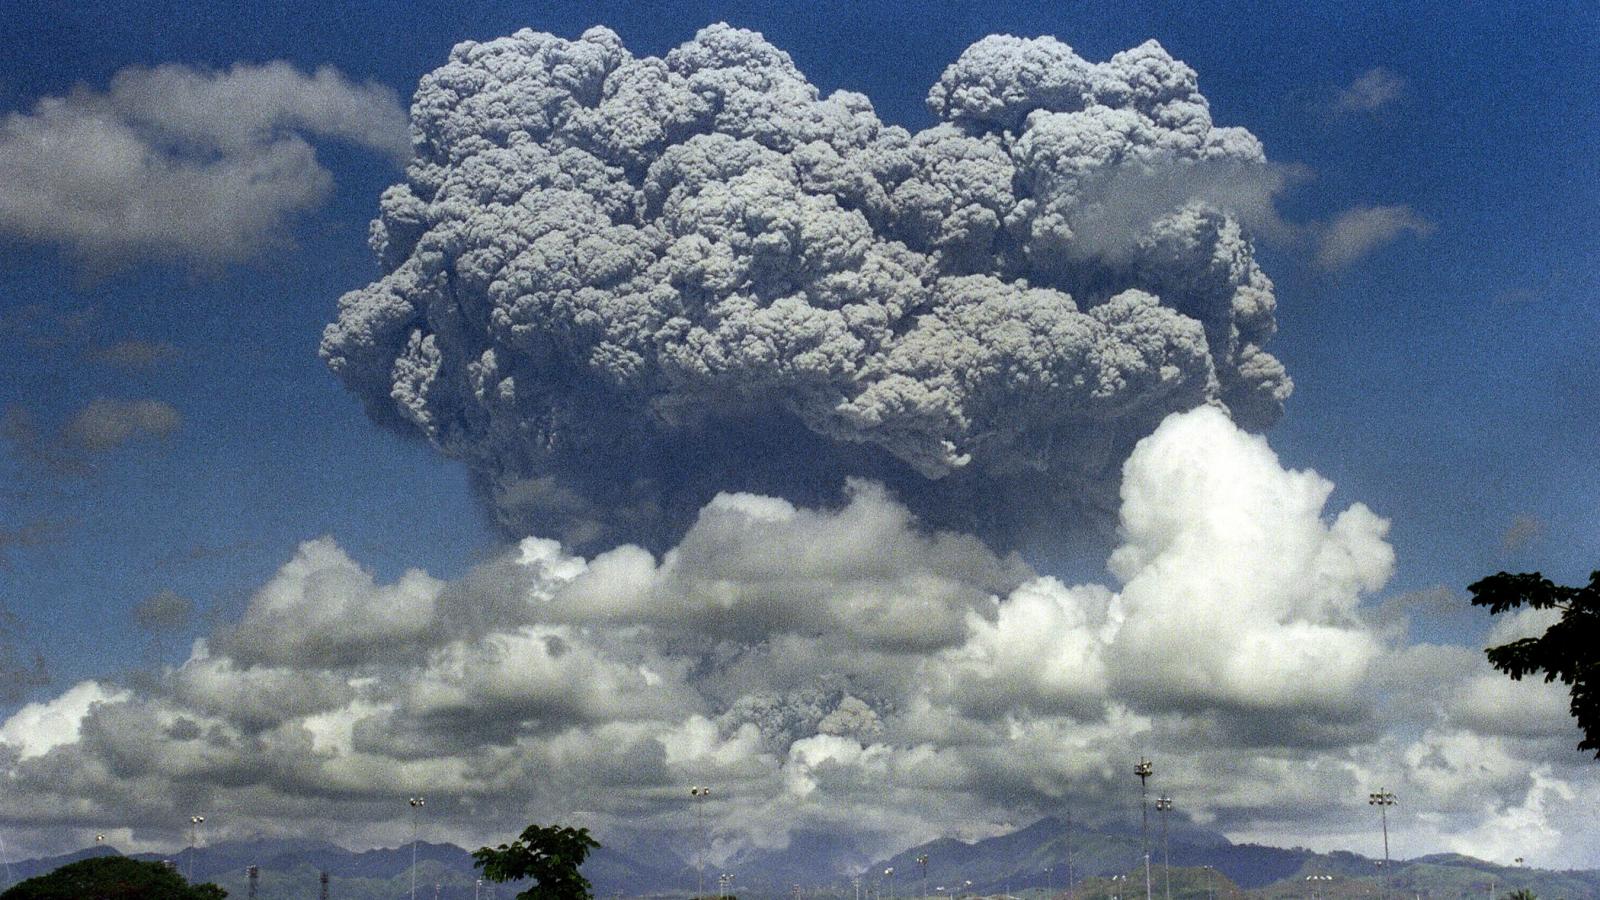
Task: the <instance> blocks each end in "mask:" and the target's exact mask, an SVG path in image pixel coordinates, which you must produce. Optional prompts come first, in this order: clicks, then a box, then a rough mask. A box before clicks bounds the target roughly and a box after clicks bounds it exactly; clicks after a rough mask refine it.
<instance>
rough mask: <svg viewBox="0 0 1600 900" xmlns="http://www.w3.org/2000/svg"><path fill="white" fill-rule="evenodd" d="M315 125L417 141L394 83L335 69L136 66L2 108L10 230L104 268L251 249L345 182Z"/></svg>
mask: <svg viewBox="0 0 1600 900" xmlns="http://www.w3.org/2000/svg"><path fill="white" fill-rule="evenodd" d="M308 137H329V138H336V139H342V140H345V141H348V142H351V143H355V144H358V145H361V146H365V147H368V148H371V149H373V150H376V151H378V152H380V153H383V154H385V155H386V156H389V157H390V158H392V159H396V160H399V159H403V158H404V157H405V156H406V155H408V154H409V152H410V144H409V137H408V132H407V127H406V119H405V114H404V112H403V111H402V110H401V108H400V105H399V102H398V100H397V99H396V97H395V95H394V92H393V91H391V90H389V89H387V88H384V87H381V86H378V85H374V84H357V83H354V82H352V81H350V80H349V79H348V78H346V77H345V76H344V75H342V74H340V73H339V72H337V71H335V70H333V69H329V68H323V69H319V70H318V71H316V72H315V73H312V74H306V73H303V72H301V71H299V70H298V69H296V68H295V67H293V66H291V65H289V64H287V63H283V62H273V63H267V64H264V65H247V64H238V65H235V66H233V67H232V68H231V69H228V70H226V71H220V72H213V71H205V70H199V69H193V68H189V67H186V66H180V65H165V66H159V67H156V68H153V69H147V68H138V67H134V68H128V69H124V70H122V71H121V72H118V73H117V74H116V76H115V77H113V78H112V80H111V84H110V86H109V87H108V88H107V89H106V90H105V91H104V92H100V91H95V90H92V89H89V88H79V89H78V90H76V91H74V92H72V93H71V94H68V95H66V96H63V97H47V98H44V99H42V100H40V101H38V103H37V104H36V105H35V106H34V107H33V109H32V110H31V111H29V112H26V113H21V112H18V113H12V114H10V115H8V116H6V117H5V118H4V119H3V120H0V232H7V233H10V234H12V235H15V236H17V237H21V238H23V239H26V240H32V241H39V242H46V243H55V244H60V245H62V246H64V247H66V248H67V249H68V250H69V251H70V252H71V253H73V254H74V255H75V256H77V257H78V258H79V259H81V260H82V261H83V262H85V263H86V264H87V265H89V266H90V267H93V268H96V269H105V268H114V267H117V266H121V265H125V264H127V263H130V262H135V261H139V260H142V259H145V258H149V257H156V258H162V259H172V260H178V261H181V262H186V263H191V264H194V265H197V266H200V267H215V266H218V265H222V264H226V263H230V262H236V261H240V260H245V259H250V258H252V257H254V256H256V255H257V254H259V253H260V252H262V251H263V250H264V249H266V248H270V247H271V246H272V245H274V244H275V243H279V242H281V241H282V240H283V238H284V228H285V227H286V224H287V222H288V221H289V219H290V217H291V216H292V215H294V214H295V213H298V212H302V211H304V210H308V209H311V208H313V207H315V206H317V205H318V204H320V203H321V202H322V200H323V198H324V197H325V196H326V194H327V193H328V191H329V189H330V187H331V185H332V175H331V174H330V173H329V172H328V171H327V169H325V168H323V167H322V166H321V165H320V164H319V163H318V162H317V159H316V154H315V152H314V151H313V150H312V147H311V145H310V144H309V143H308V142H307V138H308Z"/></svg>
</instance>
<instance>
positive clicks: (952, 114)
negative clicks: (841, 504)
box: [322, 25, 1290, 547]
mask: <svg viewBox="0 0 1600 900" xmlns="http://www.w3.org/2000/svg"><path fill="white" fill-rule="evenodd" d="M928 103H929V106H930V108H931V109H932V110H933V112H934V113H935V114H937V115H938V117H939V118H940V120H941V122H940V124H938V125H936V126H934V127H932V128H929V129H927V130H926V131H922V132H919V133H916V134H911V133H908V132H907V131H906V130H905V129H903V128H899V127H894V126H886V125H884V124H883V123H882V122H880V121H879V120H878V118H877V116H876V115H875V114H874V112H873V108H872V104H871V103H870V101H869V100H868V99H867V98H866V97H864V96H862V95H860V94H855V93H851V92H848V91H839V92H836V93H834V94H832V95H830V96H828V97H826V98H819V96H818V92H817V90H816V88H815V87H813V86H812V85H811V84H810V83H809V82H808V81H807V80H806V79H805V77H804V76H803V75H802V74H801V73H800V72H799V71H798V70H797V69H796V68H795V66H794V64H793V62H792V61H791V60H790V58H789V56H788V55H787V54H786V53H784V52H783V51H781V50H779V49H777V48H776V47H773V46H772V45H771V44H768V43H767V42H766V41H765V40H764V39H762V37H761V36H760V35H758V34H755V33H752V32H748V31H741V30H738V29H735V28H731V27H729V26H727V25H714V26H711V27H708V28H706V29H704V30H702V31H701V32H700V33H699V34H698V35H696V37H695V39H694V40H692V41H690V42H688V43H686V44H684V45H683V46H681V47H679V48H677V49H676V50H673V51H672V52H670V53H668V54H667V55H666V57H665V58H664V59H658V58H654V57H646V58H636V57H634V56H633V55H631V54H630V53H629V52H628V51H627V49H626V48H625V47H623V45H622V42H621V41H620V39H619V38H618V37H617V35H616V34H614V33H613V32H611V31H609V30H606V29H604V28H594V29H591V30H589V31H587V32H585V33H584V35H583V36H582V37H581V38H579V39H578V40H576V41H567V40H563V39H561V38H557V37H554V36H551V35H548V34H538V33H535V32H532V31H527V30H524V31H521V32H518V33H517V34H515V35H512V36H511V37H506V38H501V39H498V40H494V41H489V42H487V43H482V44H479V43H464V44H461V45H459V46H457V47H456V48H455V50H454V51H453V52H452V53H451V58H450V61H449V63H447V64H446V65H445V66H443V67H442V68H440V69H438V70H437V71H435V72H433V73H431V74H430V75H428V76H426V77H425V78H423V80H422V82H421V84H420V85H419V87H418V89H417V93H416V98H415V102H414V104H413V107H412V113H411V116H412V128H413V133H414V138H415V149H416V158H415V160H414V161H413V162H412V163H411V165H410V167H409V169H408V171H407V177H406V181H405V182H404V183H402V184H398V185H395V186H394V187H392V188H390V189H389V190H388V191H386V192H385V193H384V195H383V199H382V203H381V212H380V216H379V218H378V219H377V220H376V221H375V222H374V223H373V227H372V245H373V248H374V250H375V251H376V252H377V254H378V256H379V258H380V260H381V263H382V267H383V271H384V275H383V277H382V278H380V279H379V280H377V281H375V282H373V283H372V284H370V285H368V286H366V287H364V288H361V289H360V290H356V291H352V292H351V293H349V294H347V295H345V296H344V297H343V298H342V299H341V300H340V303H339V316H338V321H336V322H335V323H333V324H331V325H330V326H329V327H328V329H327V332H326V334H325V335H324V339H323V345H322V353H323V356H324V358H325V359H326V360H327V363H328V365H329V367H330V368H331V369H332V370H333V371H334V372H335V373H336V374H337V375H338V377H339V378H340V379H341V380H342V381H343V382H344V383H345V384H346V385H347V386H348V387H349V388H350V389H351V390H353V391H355V392H356V394H357V395H358V396H360V397H361V398H362V399H363V400H364V401H365V403H366V405H367V409H368V410H369V412H370V413H371V415H372V416H373V417H374V418H376V419H377V420H379V421H380V422H383V423H385V424H387V425H389V426H391V427H393V428H395V429H397V430H399V431H401V432H403V433H406V434H414V435H417V436H420V437H422V438H424V439H426V440H427V441H429V442H430V443H431V444H432V445H433V446H435V447H437V448H438V449H439V450H441V451H442V452H444V453H445V454H446V455H448V456H451V457H455V458H458V459H461V460H464V461H465V462H466V463H467V465H468V466H469V467H470V469H471V471H472V473H473V476H474V478H475V481H476V483H477V485H478V487H479V489H480V490H481V492H482V493H483V495H484V496H485V497H486V499H487V500H488V502H489V505H490V508H491V509H492V511H493V513H494V515H495V518H496V519H497V521H498V522H499V524H500V525H501V526H502V527H503V528H504V529H505V530H506V531H507V532H509V533H511V534H515V535H521V534H526V533H529V532H537V533H542V534H551V535H559V536H561V537H563V538H564V539H565V540H567V541H568V542H569V543H571V544H575V545H577V546H579V547H582V546H585V545H590V546H592V545H595V544H599V543H606V542H609V541H613V540H616V539H619V538H632V539H638V540H644V541H645V542H647V543H649V544H652V545H655V546H660V545H661V544H662V543H663V542H664V541H667V540H670V539H671V538H672V537H673V536H674V535H675V534H676V533H678V532H679V531H681V528H682V527H683V526H684V525H685V524H686V522H687V520H688V517H690V516H691V515H692V514H693V512H694V511H695V510H698V509H699V508H700V506H701V505H703V504H704V503H705V501H706V500H707V499H708V498H709V497H710V496H711V495H712V494H713V493H714V492H715V491H717V490H754V491H761V492H764V493H769V494H782V495H786V496H790V497H791V498H793V499H796V500H799V501H802V502H810V501H815V500H817V499H821V498H825V497H827V496H830V495H832V494H833V492H835V491H837V490H838V489H839V488H840V486H841V484H842V481H843V477H844V476H845V475H848V474H861V475H867V476H870V477H874V478H878V479H880V480H883V481H884V482H886V483H887V484H889V485H890V486H891V488H892V489H894V490H895V491H896V492H897V493H898V494H899V495H901V496H902V497H903V498H905V499H906V501H907V502H908V503H910V505H911V506H912V508H913V509H915V510H917V511H918V512H920V513H922V514H923V515H925V516H927V517H928V518H930V519H931V520H933V521H935V522H942V523H947V524H955V525H960V526H963V527H969V528H975V529H978V530H980V531H981V532H983V533H985V534H989V535H992V536H1000V537H1002V538H1003V537H1005V536H1006V535H1007V534H1008V533H1009V534H1010V535H1012V536H1014V535H1015V533H1016V529H1018V528H1020V527H1026V526H1028V525H1030V524H1033V523H1034V522H1036V521H1037V520H1038V519H1040V518H1041V517H1043V516H1046V515H1048V516H1051V517H1055V518H1057V519H1061V518H1070V517H1071V516H1072V515H1073V513H1072V511H1073V510H1078V511H1083V510H1093V509H1098V508H1105V507H1107V506H1108V502H1107V501H1108V499H1109V495H1110V493H1111V492H1114V490H1115V484H1116V481H1117V478H1116V473H1117V468H1118V467H1119V466H1120V464H1121V462H1122V460H1123V459H1124V458H1125V457H1126V455H1127V453H1128V451H1129V450H1130V449H1131V447H1132V445H1133V443H1134V442H1135V441H1137V440H1138V439H1139V438H1141V437H1143V436H1144V435H1146V434H1148V433H1149V432H1150V431H1151V430H1153V428H1154V427H1155V425H1156V423H1157V422H1159V421H1160V420H1161V419H1162V417H1164V416H1165V415H1167V414H1168V413H1170V412H1173V411H1176V410H1183V409H1189V408H1192V407H1195V406H1199V405H1204V404H1213V405H1225V406H1226V407H1227V408H1228V409H1229V410H1230V411H1231V413H1232V415H1233V417H1234V419H1235V420H1236V421H1237V422H1239V423H1240V424H1242V425H1245V426H1246V427H1250V428H1263V427H1265V426H1267V425H1269V424H1271V423H1272V422H1273V421H1274V420H1276V419H1277V417H1278V416H1279V415H1280V414H1281V412H1282V405H1283V401H1284V400H1285V399H1286V397H1287V396H1288V394H1289V391H1290V382H1289V379H1288V377H1287V376H1286V375H1285V373H1284V371H1283V367H1282V366H1281V365H1280V364H1279V363H1278V361H1277V360H1276V359H1274V358H1273V357H1272V356H1271V355H1270V354H1268V353H1266V352H1265V351H1264V350H1263V349H1262V345H1263V344H1265V343H1266V341H1267V340H1268V339H1269V338H1270V337H1271V335H1272V333H1273V330H1274V327H1275V322H1274V298H1273V293H1272V283H1271V281H1270V280H1269V279H1268V278H1267V277H1266V276H1265V275H1264V274H1263V273H1262V272H1261V270H1260V269H1259V268H1258V267H1257V265H1256V263H1255V260H1254V258H1253V251H1252V247H1251V244H1250V241H1249V238H1248V236H1247V235H1246V233H1245V231H1244V229H1243V227H1242V226H1241V224H1240V223H1241V222H1242V221H1251V220H1252V217H1253V216H1256V215H1257V214H1259V213H1261V211H1262V209H1263V208H1266V209H1268V210H1270V203H1271V196H1270V195H1271V191H1272V190H1273V189H1274V188H1275V175H1274V170H1273V169H1272V167H1271V166H1270V165H1269V164H1268V163H1267V161H1266V158H1265V156H1264V154H1263V152H1262V149H1261V146H1260V144H1259V142H1258V141H1256V139H1255V138H1254V137H1253V136H1252V135H1250V134H1249V133H1248V132H1246V131H1244V130H1242V129H1238V128H1219V127H1213V126H1212V124H1211V118H1210V115H1209V112H1208V109H1207V104H1206V100H1205V98H1204V97H1202V96H1201V95H1200V93H1199V91H1198V89H1197V86H1196V81H1195V73H1194V71H1193V70H1192V69H1190V68H1189V67H1188V66H1186V65H1184V64H1183V63H1181V62H1178V61H1177V60H1174V59H1173V58H1172V57H1171V56H1169V55H1168V54H1167V53H1166V51H1165V50H1163V49H1162V48H1161V47H1160V46H1159V45H1158V44H1156V43H1154V42H1150V43H1146V44H1144V45H1142V46H1140V47H1137V48H1134V49H1132V50H1129V51H1126V52H1123V53H1119V54H1117V55H1116V56H1114V57H1112V59H1111V60H1110V61H1109V62H1106V63H1090V62H1087V61H1085V60H1083V59H1081V58H1080V57H1078V56H1077V55H1076V54H1074V53H1073V52H1072V50H1071V49H1070V48H1068V47H1067V46H1066V45H1064V44H1062V43H1060V42H1058V41H1056V40H1054V39H1051V38H1039V39H1034V40H1023V39H1018V38H1013V37H989V38H985V39H984V40H982V41H979V42H978V43H976V44H974V45H973V46H972V47H970V48H968V50H967V51H966V52H965V53H963V54H962V56H961V58H960V59H959V60H957V61H956V62H955V64H954V65H952V66H950V67H949V68H948V69H947V70H946V71H945V73H944V75H943V77H941V78H940V80H939V83H938V84H936V85H934V87H933V89H932V90H931V91H930V93H929V97H928Z"/></svg>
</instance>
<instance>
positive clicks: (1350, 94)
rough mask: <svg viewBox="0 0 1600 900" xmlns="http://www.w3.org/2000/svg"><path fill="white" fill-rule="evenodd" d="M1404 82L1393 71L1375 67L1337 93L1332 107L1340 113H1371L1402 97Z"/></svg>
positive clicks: (1383, 67)
mask: <svg viewBox="0 0 1600 900" xmlns="http://www.w3.org/2000/svg"><path fill="white" fill-rule="evenodd" d="M1405 91H1406V80H1405V79H1404V78H1402V77H1401V76H1400V74H1399V73H1398V72H1396V71H1394V70H1393V69H1390V68H1388V67H1386V66H1375V67H1373V68H1371V69H1368V70H1367V71H1365V72H1362V73H1361V75H1360V76H1358V77H1357V78H1356V80H1355V81H1352V82H1351V83H1350V84H1349V85H1348V86H1346V87H1345V88H1344V89H1343V90H1341V91H1340V92H1339V96H1338V98H1337V99H1336V100H1335V101H1334V107H1335V108H1336V109H1338V110H1339V111H1341V112H1372V111H1373V110H1375V109H1380V108H1382V107H1385V106H1388V105H1389V104H1390V103H1393V102H1395V101H1396V100H1398V99H1400V98H1401V97H1402V96H1404V94H1405Z"/></svg>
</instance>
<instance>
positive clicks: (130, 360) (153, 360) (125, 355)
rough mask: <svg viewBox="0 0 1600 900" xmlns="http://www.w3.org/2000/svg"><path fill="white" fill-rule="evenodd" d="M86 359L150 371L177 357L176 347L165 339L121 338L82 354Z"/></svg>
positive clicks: (124, 367) (135, 369)
mask: <svg viewBox="0 0 1600 900" xmlns="http://www.w3.org/2000/svg"><path fill="white" fill-rule="evenodd" d="M84 355H85V356H86V357H87V358H88V359H90V360H92V361H94V362H97V363H102V364H104V365H108V366H115V367H117V368H119V369H125V370H129V371H150V370H153V369H158V368H161V367H162V366H165V365H167V364H169V363H171V362H174V361H175V360H177V358H178V348H177V347H174V346H173V345H171V344H169V343H167V342H166V341H143V340H135V339H128V340H121V341H117V342H116V343H114V344H110V345H108V346H105V347H97V348H95V349H93V350H90V351H88V352H86V353H85V354H84Z"/></svg>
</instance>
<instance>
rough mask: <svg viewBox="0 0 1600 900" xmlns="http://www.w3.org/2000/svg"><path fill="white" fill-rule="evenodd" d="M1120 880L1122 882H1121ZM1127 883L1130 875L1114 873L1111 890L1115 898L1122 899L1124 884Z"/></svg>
mask: <svg viewBox="0 0 1600 900" xmlns="http://www.w3.org/2000/svg"><path fill="white" fill-rule="evenodd" d="M1118 882H1121V883H1120V884H1119V883H1118ZM1127 883H1128V876H1126V875H1113V876H1111V890H1112V895H1111V896H1112V897H1113V898H1114V900H1122V885H1124V884H1127Z"/></svg>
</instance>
